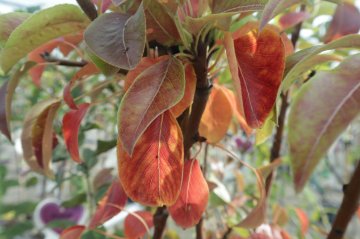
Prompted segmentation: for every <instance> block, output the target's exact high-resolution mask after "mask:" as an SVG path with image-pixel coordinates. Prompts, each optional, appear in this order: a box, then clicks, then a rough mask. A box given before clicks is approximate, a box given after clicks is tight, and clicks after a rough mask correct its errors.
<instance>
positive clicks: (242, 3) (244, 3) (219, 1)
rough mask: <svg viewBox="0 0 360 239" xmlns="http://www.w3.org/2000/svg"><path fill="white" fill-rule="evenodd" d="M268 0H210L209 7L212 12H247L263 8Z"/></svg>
mask: <svg viewBox="0 0 360 239" xmlns="http://www.w3.org/2000/svg"><path fill="white" fill-rule="evenodd" d="M267 2H268V0H226V1H224V0H211V1H209V5H210V8H211V10H212V12H213V13H222V12H249V11H260V10H262V9H264V7H265V4H266V3H267Z"/></svg>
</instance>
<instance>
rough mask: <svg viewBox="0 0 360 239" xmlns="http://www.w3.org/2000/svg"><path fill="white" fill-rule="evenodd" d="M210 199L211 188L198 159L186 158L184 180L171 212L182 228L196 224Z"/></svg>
mask: <svg viewBox="0 0 360 239" xmlns="http://www.w3.org/2000/svg"><path fill="white" fill-rule="evenodd" d="M208 199H209V188H208V185H207V182H206V180H205V178H204V176H203V173H202V171H201V168H200V165H199V162H198V161H197V160H196V159H193V160H186V162H185V165H184V180H183V184H182V186H181V192H180V195H179V197H178V199H177V200H176V203H175V204H174V205H172V206H171V207H169V213H170V215H171V217H172V218H173V219H174V221H175V222H176V224H177V225H179V226H181V227H182V228H189V227H193V226H195V225H196V224H197V223H198V222H199V221H200V219H201V217H202V215H203V213H204V212H205V209H206V205H207V203H208Z"/></svg>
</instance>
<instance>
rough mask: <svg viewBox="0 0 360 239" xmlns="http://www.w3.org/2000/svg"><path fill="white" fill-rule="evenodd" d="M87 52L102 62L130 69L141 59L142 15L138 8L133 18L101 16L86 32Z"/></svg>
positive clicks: (118, 14) (141, 8)
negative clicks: (93, 54) (88, 49)
mask: <svg viewBox="0 0 360 239" xmlns="http://www.w3.org/2000/svg"><path fill="white" fill-rule="evenodd" d="M84 39H85V42H86V44H87V46H88V47H89V48H90V50H91V51H92V52H93V53H95V54H96V55H97V56H98V57H100V58H101V59H102V60H104V61H105V62H106V63H108V64H110V65H113V66H115V67H118V68H122V69H126V70H131V69H133V68H134V67H135V66H136V65H137V64H138V63H139V62H140V60H141V57H142V55H143V51H144V47H145V15H144V9H143V7H142V5H141V6H140V7H139V9H138V10H137V12H136V13H135V15H129V14H121V13H116V12H112V13H105V14H103V15H101V16H99V17H98V18H96V19H95V20H94V21H93V22H92V23H91V24H90V25H89V27H88V28H87V29H86V31H85V34H84Z"/></svg>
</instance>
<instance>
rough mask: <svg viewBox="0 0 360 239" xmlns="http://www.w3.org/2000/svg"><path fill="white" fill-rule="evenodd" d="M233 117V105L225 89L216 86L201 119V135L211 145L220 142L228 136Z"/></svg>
mask: <svg viewBox="0 0 360 239" xmlns="http://www.w3.org/2000/svg"><path fill="white" fill-rule="evenodd" d="M232 115H233V112H232V108H231V103H230V101H229V98H228V97H227V95H226V93H225V90H224V88H223V87H221V86H218V85H216V84H214V87H213V89H212V90H211V93H210V96H209V99H208V103H207V104H206V108H205V110H204V113H203V115H202V117H201V122H200V126H199V133H200V135H201V136H204V137H205V138H206V140H207V142H209V143H211V144H215V143H217V142H219V141H220V140H221V139H222V138H223V137H224V136H225V135H226V132H227V130H228V128H229V125H230V123H231V118H232Z"/></svg>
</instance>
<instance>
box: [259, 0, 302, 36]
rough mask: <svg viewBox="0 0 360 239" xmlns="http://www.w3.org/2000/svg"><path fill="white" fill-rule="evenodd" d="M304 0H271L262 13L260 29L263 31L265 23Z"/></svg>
mask: <svg viewBox="0 0 360 239" xmlns="http://www.w3.org/2000/svg"><path fill="white" fill-rule="evenodd" d="M302 1H303V0H269V1H268V2H267V3H266V5H265V7H264V11H263V12H262V15H261V20H260V25H259V29H260V31H262V29H263V28H264V27H265V25H266V24H267V23H268V22H269V21H270V20H271V19H272V18H274V17H275V16H276V15H278V14H279V13H281V12H282V11H284V10H285V9H286V8H288V7H291V6H292V5H295V4H297V3H301V2H302Z"/></svg>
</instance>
